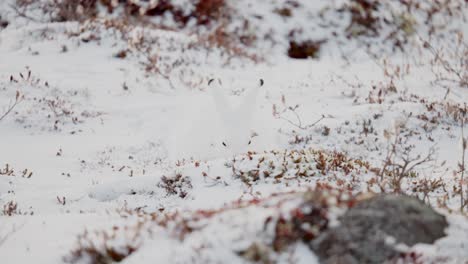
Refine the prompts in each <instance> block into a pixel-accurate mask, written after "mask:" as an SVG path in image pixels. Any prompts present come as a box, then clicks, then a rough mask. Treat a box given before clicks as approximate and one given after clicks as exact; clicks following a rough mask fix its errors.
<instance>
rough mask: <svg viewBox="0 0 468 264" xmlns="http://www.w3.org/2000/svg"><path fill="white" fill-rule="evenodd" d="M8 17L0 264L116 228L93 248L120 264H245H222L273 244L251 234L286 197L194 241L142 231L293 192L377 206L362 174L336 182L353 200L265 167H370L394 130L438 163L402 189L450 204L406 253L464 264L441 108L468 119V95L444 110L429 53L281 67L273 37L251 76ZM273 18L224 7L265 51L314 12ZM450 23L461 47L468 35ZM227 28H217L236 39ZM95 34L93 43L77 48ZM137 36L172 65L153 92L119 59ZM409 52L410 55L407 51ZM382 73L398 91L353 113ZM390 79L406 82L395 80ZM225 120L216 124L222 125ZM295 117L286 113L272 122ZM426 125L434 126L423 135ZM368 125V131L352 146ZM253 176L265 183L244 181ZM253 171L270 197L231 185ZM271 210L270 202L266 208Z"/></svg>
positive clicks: (140, 61)
mask: <svg viewBox="0 0 468 264" xmlns="http://www.w3.org/2000/svg"><path fill="white" fill-rule="evenodd" d="M14 2H15V1H12V0H8V1H2V3H0V17H1V18H3V19H7V20H8V21H9V22H10V24H9V25H8V26H7V27H6V28H4V29H0V116H1V114H2V113H3V112H4V109H5V110H6V109H7V107H8V105H11V103H12V102H13V101H14V99H15V94H16V92H17V91H19V92H20V94H21V95H22V96H24V98H23V100H22V101H21V102H20V103H19V104H18V105H17V106H16V107H15V108H14V109H13V111H12V112H11V113H10V114H9V115H7V116H6V117H5V118H4V119H3V120H1V121H0V172H2V173H0V205H1V206H2V208H0V210H2V209H3V212H0V256H2V257H1V260H0V261H1V263H5V264H9V263H44V264H45V263H64V262H67V261H69V260H70V254H71V252H72V251H73V250H74V249H76V248H77V247H78V236H79V235H80V234H83V233H84V232H86V230H87V232H89V234H90V235H89V237H90V241H94V242H95V244H96V245H98V247H99V246H101V245H103V244H104V242H102V241H101V240H100V239H102V236H100V235H99V232H101V231H102V230H107V231H109V232H111V230H112V229H113V228H114V227H118V228H119V229H118V232H117V234H116V235H115V237H112V239H111V240H110V241H107V242H105V243H112V245H113V246H115V248H118V249H119V248H120V247H123V246H124V245H128V244H131V245H134V246H135V247H136V248H137V249H136V250H135V252H133V253H132V254H130V255H129V256H128V257H126V258H124V259H123V260H122V262H121V263H245V262H246V260H245V259H243V258H241V257H240V256H239V254H237V252H240V251H242V250H245V249H246V248H247V247H249V246H250V245H251V244H252V243H253V242H259V241H260V242H263V243H266V242H265V241H271V239H272V236H273V231H272V230H267V231H265V232H264V223H265V221H266V219H267V218H268V217H270V216H273V217H278V215H279V214H281V213H285V212H288V209H289V208H292V207H293V206H294V204H297V201H295V200H294V199H297V197H296V198H291V199H290V200H289V198H288V197H289V196H288V195H290V194H284V195H286V198H284V199H285V200H286V201H287V202H285V205H283V204H282V205H281V206H280V208H279V209H278V208H277V207H275V206H269V205H265V204H262V203H260V205H258V206H256V205H255V204H254V205H248V206H245V207H242V206H241V207H239V208H237V207H234V209H230V210H226V211H222V212H221V213H219V214H215V216H213V217H210V218H207V219H203V220H200V221H196V224H195V225H196V228H199V229H197V230H195V231H194V232H192V233H190V234H188V235H186V237H185V238H184V239H183V240H181V239H179V237H177V235H174V232H173V231H174V230H172V229H171V227H170V226H169V227H163V226H161V225H157V224H154V223H152V222H151V221H146V220H145V219H147V218H148V217H149V216H148V215H149V214H151V213H158V214H159V213H161V212H164V213H176V212H177V213H180V214H181V215H184V216H186V215H187V217H188V216H190V215H191V214H193V213H194V212H200V210H201V211H203V210H219V209H220V208H225V207H229V206H230V205H232V204H235V203H236V202H245V201H250V200H252V199H266V198H268V197H270V195H272V194H275V193H288V192H293V193H294V192H298V191H303V190H305V189H307V188H309V187H311V188H312V187H314V186H316V184H317V182H321V183H323V182H326V183H329V184H331V185H332V186H340V185H341V184H343V182H345V183H344V184H348V183H349V184H350V185H352V189H353V190H352V191H353V192H354V193H358V192H365V191H368V190H372V191H374V192H379V191H380V190H379V189H378V188H377V187H376V186H373V187H372V186H371V187H369V186H368V182H367V181H368V180H369V179H371V178H372V177H373V176H372V175H373V172H371V171H370V170H365V169H363V170H362V171H361V170H360V169H356V170H352V172H351V175H354V176H356V177H358V178H359V180H358V184H356V182H354V181H352V180H351V177H350V176H349V175H348V176H347V173H345V172H343V171H342V170H336V171H333V173H331V174H329V175H322V174H320V172H319V171H318V170H316V169H315V168H316V167H315V163H311V164H313V165H310V164H309V163H301V162H298V164H300V166H302V167H300V168H299V167H297V168H296V167H292V165H291V166H290V167H288V166H285V167H284V168H283V167H281V166H282V165H280V164H282V160H286V157H287V156H288V155H291V157H301V159H304V158H305V157H312V156H313V155H314V154H313V151H312V150H324V151H328V152H330V153H331V152H334V151H339V152H343V153H346V155H347V156H348V157H350V158H351V159H362V160H364V161H367V162H369V163H370V164H371V166H376V167H379V166H381V164H382V162H383V160H384V159H385V156H386V150H387V146H388V142H389V140H391V136H390V139H388V137H387V135H388V133H387V132H388V131H390V132H391V131H394V130H395V127H396V126H398V124H399V123H404V126H405V129H406V130H405V131H410V130H413V131H415V133H414V134H412V136H410V139H409V142H410V143H409V144H414V145H415V148H414V151H415V154H414V155H417V154H421V155H424V154H425V153H427V152H428V151H429V149H430V148H431V147H434V148H435V155H434V159H433V160H431V161H430V162H428V163H426V164H424V165H423V166H421V167H417V172H418V174H417V176H416V177H419V178H417V179H438V178H441V179H442V181H443V182H444V183H445V184H446V189H447V190H442V189H438V190H436V191H434V192H432V193H430V194H429V197H428V199H427V201H428V202H429V203H430V204H431V205H432V206H434V207H435V208H436V210H437V211H438V212H440V213H442V214H444V215H446V216H447V218H448V221H449V228H448V230H447V236H446V237H444V238H442V239H440V240H438V241H437V242H435V243H434V245H416V246H415V247H413V248H412V250H413V251H416V252H419V253H421V254H422V255H423V257H422V260H423V261H424V263H426V262H427V263H437V261H442V260H443V261H444V262H443V263H468V218H467V216H466V213H465V215H463V214H461V213H459V211H458V207H459V203H460V201H459V196H457V195H454V192H455V191H453V190H454V188H455V187H457V186H459V185H458V181H459V178H457V177H459V173H457V172H458V171H459V168H458V163H459V162H460V159H461V152H462V151H461V149H460V135H461V133H460V131H461V126H460V124H459V123H458V122H457V121H454V120H456V119H454V118H453V115H452V114H451V113H452V112H449V110H447V109H448V108H446V107H445V105H446V104H451V105H455V104H460V105H463V104H464V103H465V102H467V101H468V88H467V87H458V86H456V85H453V86H451V88H450V92H449V93H447V89H445V88H444V87H441V86H440V85H437V84H436V83H435V82H434V81H433V80H434V68H433V67H431V66H430V64H429V61H430V59H431V54H430V53H428V52H425V51H424V50H422V51H421V50H418V49H416V48H414V50H415V51H414V53H412V54H411V55H412V56H411V57H410V56H409V55H408V54H406V53H405V54H403V53H399V52H396V53H391V54H390V55H389V54H386V53H385V54H382V57H379V58H373V57H371V56H368V55H367V54H366V52H365V51H364V48H363V47H360V46H359V45H358V44H356V43H352V42H349V43H348V44H346V42H345V43H330V45H328V46H326V47H327V49H326V50H325V51H323V52H322V53H321V56H320V59H319V60H318V59H307V60H294V59H289V58H287V56H285V50H286V48H287V43H286V42H285V39H284V38H283V37H278V40H275V41H274V42H275V45H273V46H272V44H271V43H269V42H264V43H262V42H259V43H257V44H256V47H254V48H252V49H253V50H257V51H258V54H267V56H266V59H265V61H261V62H253V61H251V60H249V59H246V58H234V59H232V61H230V63H226V57H225V56H226V55H225V54H224V53H223V52H222V51H221V49H219V48H214V47H212V48H210V49H204V48H195V49H190V48H187V47H188V46H190V45H189V44H190V43H192V42H193V41H194V39H196V38H197V36H196V35H195V34H191V33H190V30H181V31H173V30H164V29H154V28H143V27H141V26H137V27H135V29H133V31H132V33H131V34H132V36H133V37H134V40H128V39H126V40H122V39H121V38H120V36H118V33H115V32H114V31H113V30H112V29H106V28H105V27H104V26H102V24H100V23H101V22H99V21H97V22H94V23H96V24H92V23H90V25H88V24H86V25H84V24H80V23H78V22H53V23H52V22H49V21H43V20H39V21H35V20H34V21H33V20H30V19H27V18H24V17H21V16H18V15H17V14H16V13H15V11H14V10H13V9H12V8H11V6H10V5H12V4H14ZM177 2H178V3H179V2H180V5H183V3H185V2H186V1H177ZM284 2H287V1H247V0H243V1H229V3H230V5H232V6H235V7H237V8H238V9H239V10H245V12H240V14H242V16H241V17H247V18H249V19H254V18H253V17H255V16H256V15H257V16H262V17H264V18H265V21H263V22H262V23H260V22H258V24H253V25H254V28H250V30H252V31H254V32H260V33H264V34H266V33H267V32H269V30H271V28H275V29H276V30H277V32H278V33H277V34H276V35H275V36H286V35H287V34H288V32H289V31H290V30H291V29H293V28H296V27H298V26H300V25H304V23H308V21H309V20H308V19H312V20H311V21H313V19H314V17H317V16H318V13H320V12H325V11H324V9H326V8H325V6H327V3H329V1H325V0H323V1H319V0H316V1H300V2H301V3H303V4H304V7H303V8H302V9H298V10H299V11H297V12H298V13H295V14H294V16H293V18H292V19H291V20H288V22H284V23H282V22H281V21H279V20H282V19H284V18H283V17H280V16H278V14H276V13H274V12H272V11H273V10H275V9H276V8H278V7H280V6H282V5H283V4H284ZM330 2H333V5H339V4H340V3H341V2H346V1H330ZM39 16H40V14H39ZM239 16H240V15H239ZM241 22H242V20H241V19H239V20H238V21H237V22H236V23H239V25H240V24H241ZM459 22H460V25H459V27H460V28H461V29H463V30H465V31H466V29H467V28H468V25H467V23H466V22H465V21H464V20H463V19H460V21H459ZM236 23H233V24H232V25H229V26H230V27H233V28H235V27H236V26H238V25H236ZM272 25H273V26H272ZM274 25H277V26H274ZM94 30H96V31H94ZM320 30H322V31H323V30H324V29H321V28H320V27H316V25H314V26H313V27H310V28H307V30H305V32H304V34H303V35H302V38H305V39H308V38H312V39H317V38H320V36H325V35H326V36H328V35H327V34H328V33H327V34H321V32H322V31H320ZM95 32H99V39H98V40H96V41H86V42H85V41H83V39H88V38H90V36H91V35H93V34H98V33H95ZM260 33H258V34H259V35H260ZM141 35H144V36H145V37H146V38H148V39H150V40H151V41H153V42H152V43H151V45H153V49H152V51H151V52H154V53H155V54H163V55H161V58H160V60H158V62H157V65H156V67H160V69H162V71H165V70H167V68H165V67H166V66H167V65H172V66H173V67H174V70H172V71H167V73H165V72H164V76H163V75H162V74H159V73H157V72H152V71H146V70H145V67H146V66H147V65H146V64H145V63H147V56H145V54H140V53H138V52H134V53H130V52H128V55H127V56H126V57H125V58H123V59H121V58H116V56H115V54H117V53H118V52H119V51H121V50H125V49H127V48H129V47H132V45H135V44H134V43H133V42H132V41H136V42H137V41H138V38H139V36H141ZM317 36H319V37H317ZM421 37H422V38H424V36H421ZM413 41H414V43H415V44H414V45H418V43H419V44H421V40H420V39H419V38H417V37H414V39H413ZM466 41H467V40H466V39H465V42H466ZM452 44H453V43H452V42H450V40H449V39H440V40H438V41H434V42H433V45H440V47H449V46H450V45H452ZM341 45H342V46H341ZM382 45H384V44H382ZM444 45H447V46H444ZM340 46H341V47H340ZM416 50H417V51H418V52H420V53H419V54H416ZM342 51H345V52H344V54H346V57H344V56H342V55H343V53H342ZM178 59H180V62H177V60H178ZM383 60H386V61H387V62H388V65H390V66H389V67H391V66H395V67H396V66H398V67H400V70H401V72H402V73H401V74H400V77H399V78H395V79H392V82H393V83H394V84H395V86H396V87H397V91H396V92H394V93H389V94H386V95H384V96H383V97H382V98H383V100H382V102H380V103H371V102H369V100H368V98H370V97H371V96H374V97H376V98H377V97H378V96H377V94H378V89H380V88H381V87H386V85H388V84H389V83H390V77H388V75H386V74H385V72H384V71H383V69H382V68H381V67H379V66H382V65H384V63H383ZM454 60H456V58H455V59H454ZM465 63H466V62H465ZM407 65H410V66H407ZM395 67H394V68H393V69H395ZM405 67H410V68H408V69H407V70H402V69H405ZM436 70H437V69H436ZM439 70H440V69H439ZM403 72H404V73H403ZM10 76H12V78H13V81H11V80H10ZM212 78H215V79H216V80H221V82H222V85H217V86H216V89H219V92H220V93H222V99H220V98H219V97H218V96H219V94H218V96H217V95H213V94H212V93H211V92H210V87H209V86H208V80H210V79H212ZM259 79H263V80H264V82H265V84H264V85H263V86H262V87H260V88H259V89H258V95H257V96H256V98H255V100H250V101H248V100H249V99H251V98H249V97H248V96H249V95H252V89H255V87H256V86H257V85H258V82H259ZM253 93H255V91H254V92H253ZM413 95H414V96H413ZM444 96H445V98H444ZM401 98H404V99H403V100H400V99H401ZM216 100H218V101H216ZM224 100H225V101H226V102H223V101H224ZM421 100H424V102H422V101H421ZM247 101H248V102H247ZM245 102H246V104H247V105H248V106H247V107H246V106H245V105H243V103H245ZM431 102H441V104H434V107H435V108H436V109H438V110H437V111H439V113H433V112H430V111H429V110H428V109H427V105H426V103H427V104H430V103H431ZM223 105H225V106H226V109H228V110H227V112H229V113H223V110H221V109H220V108H222V106H223ZM274 105H275V108H277V111H279V112H281V111H282V109H286V111H285V112H284V113H282V114H281V117H279V116H277V115H276V116H275V115H273V114H272V112H273V110H272V109H273V106H274ZM296 105H298V107H297V109H296V110H295V112H292V111H288V110H287V109H288V107H291V108H294V106H296ZM236 106H241V107H240V108H238V109H236ZM233 109H235V110H233ZM245 109H248V111H244V110H245ZM236 111H237V112H236ZM296 114H297V117H296ZM422 115H426V116H427V119H425V118H422V117H421V116H422ZM227 116H229V117H227ZM322 117H323V119H322ZM417 117H418V118H417ZM433 117H434V118H436V117H437V118H438V121H437V122H435V123H431V122H430V119H431V118H433ZM297 118H299V119H300V121H298V119H297ZM317 120H320V121H319V122H318V123H317V124H316V125H314V126H310V127H307V125H308V124H313V123H314V122H316V121H317ZM428 120H429V121H428ZM367 122H370V123H371V124H370V123H369V124H370V125H369V126H370V127H372V130H371V131H370V132H366V133H363V132H362V131H363V128H364V127H366V124H367ZM299 126H300V127H302V128H300V127H299ZM467 128H468V127H466V126H465V137H466V136H467V134H468V132H467V131H468V129H467ZM327 130H328V131H329V132H328V133H326V132H325V131H327ZM297 139H302V140H299V141H297ZM250 140H251V143H250V144H248V142H249V141H250ZM223 142H225V143H227V144H233V145H234V146H235V147H234V149H232V148H230V147H231V146H232V145H231V146H228V147H227V148H226V147H224V146H223V144H222V143H223ZM295 151H298V152H295ZM300 151H304V153H301V152H300ZM309 151H310V152H309ZM291 159H293V158H291ZM259 160H262V162H263V160H266V161H265V164H267V162H270V161H271V163H270V164H274V165H275V166H276V167H275V169H272V168H271V166H270V167H268V166H267V165H265V168H263V167H262V168H256V166H257V163H258V161H259ZM256 162H257V163H256ZM465 162H466V161H465ZM7 164H8V165H7ZM258 164H260V163H258ZM309 165H310V166H311V168H312V169H313V170H314V171H316V172H317V174H316V175H315V176H311V177H309V178H308V179H303V178H297V174H296V173H299V172H300V171H301V170H306V171H307V170H308V166H309ZM6 166H8V168H9V169H12V170H13V172H12V173H11V174H10V175H3V173H4V172H6V171H5V170H6V169H7V167H6ZM298 166H299V165H298ZM256 169H259V170H270V169H271V171H269V173H272V175H280V171H282V169H284V171H286V174H285V175H287V176H284V178H282V179H280V180H278V181H276V180H274V179H273V178H271V177H267V176H265V175H263V176H262V177H260V179H259V180H258V181H255V182H246V181H245V180H243V179H242V178H241V177H239V175H237V174H236V173H235V172H236V171H237V172H239V173H240V172H241V171H246V172H249V171H253V170H256ZM30 172H32V175H30V174H29V173H30ZM28 175H30V177H29V176H28ZM177 175H182V177H184V179H186V182H185V183H182V184H181V187H180V189H178V190H177V191H176V193H175V194H171V193H168V191H167V190H166V188H164V184H162V182H163V179H164V178H166V177H176V176H177ZM288 177H289V178H290V180H287V179H286V178H288ZM414 181H416V179H415V180H414ZM465 181H466V178H465ZM404 184H405V186H407V187H408V188H407V193H409V194H415V195H418V196H420V198H422V196H421V195H420V194H418V193H416V192H415V191H413V190H412V189H411V186H413V185H411V184H412V181H408V182H405V183H404ZM464 186H465V187H464V188H465V190H466V189H468V185H467V184H466V183H465V185H464ZM445 194H447V199H446V202H447V203H446V206H441V205H440V204H439V203H438V202H437V201H438V200H443V199H444V195H445ZM280 197H282V196H281V195H280ZM272 199H273V201H270V202H271V203H275V202H276V200H274V199H280V198H272ZM281 199H283V198H281ZM10 202H14V203H15V204H16V205H17V208H16V210H15V212H14V213H13V214H12V215H8V214H7V213H6V211H7V207H8V203H10ZM288 202H289V203H291V204H288ZM264 203H268V201H267V202H264ZM465 210H468V208H466V209H465ZM127 212H133V213H128V215H126V214H127ZM135 212H138V213H135ZM140 212H144V213H142V214H144V215H143V216H141V215H140ZM169 225H170V224H169ZM135 226H138V227H137V228H136V229H135V228H134V227H135ZM135 230H140V231H138V232H140V233H138V232H137V231H135ZM135 232H137V233H138V235H135ZM86 241H87V242H83V243H89V241H88V240H86ZM101 242H102V243H101ZM125 250H126V249H124V248H123V249H121V251H125ZM272 256H273V257H274V258H275V260H276V261H277V263H319V262H318V258H317V257H316V256H315V254H314V253H313V252H312V251H311V250H310V249H309V248H308V246H307V245H306V244H304V243H302V242H297V243H295V244H294V245H293V246H291V247H290V248H288V249H287V251H285V252H282V253H273V254H272ZM80 261H81V262H82V263H88V262H89V261H87V260H86V258H85V259H81V260H80Z"/></svg>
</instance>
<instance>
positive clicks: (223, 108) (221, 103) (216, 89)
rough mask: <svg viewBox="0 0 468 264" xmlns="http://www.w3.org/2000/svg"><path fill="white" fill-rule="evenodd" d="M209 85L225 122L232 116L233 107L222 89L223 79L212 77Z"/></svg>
mask: <svg viewBox="0 0 468 264" xmlns="http://www.w3.org/2000/svg"><path fill="white" fill-rule="evenodd" d="M208 86H209V88H208V89H209V90H210V94H211V96H212V98H213V102H214V104H215V107H216V110H217V111H218V113H219V115H220V118H221V119H222V120H223V121H224V122H227V120H229V119H231V118H232V108H231V105H230V104H229V102H228V100H227V98H226V95H225V94H224V93H223V92H222V91H221V81H219V80H215V79H210V80H209V81H208Z"/></svg>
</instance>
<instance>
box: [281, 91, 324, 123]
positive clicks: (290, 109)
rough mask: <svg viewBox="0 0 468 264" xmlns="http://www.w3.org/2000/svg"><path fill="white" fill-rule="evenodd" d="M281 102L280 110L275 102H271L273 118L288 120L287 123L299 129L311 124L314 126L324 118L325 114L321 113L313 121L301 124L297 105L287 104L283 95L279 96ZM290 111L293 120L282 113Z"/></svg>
mask: <svg viewBox="0 0 468 264" xmlns="http://www.w3.org/2000/svg"><path fill="white" fill-rule="evenodd" d="M281 104H282V107H283V108H282V109H281V110H278V107H277V106H276V104H273V116H274V117H275V118H279V119H282V120H284V121H286V122H288V123H289V124H291V125H293V126H295V127H297V128H299V129H301V130H307V129H309V128H311V127H313V126H315V125H316V124H318V123H319V122H320V121H322V120H323V119H324V118H325V115H322V116H321V117H320V118H319V119H318V120H317V121H315V122H313V123H312V124H307V125H305V124H303V123H302V119H301V117H300V116H299V114H298V113H297V111H296V110H297V109H298V108H299V105H298V104H296V105H295V106H288V105H287V104H286V98H285V96H284V95H282V96H281ZM288 112H289V113H292V114H293V115H294V117H295V119H296V120H295V121H293V120H291V119H289V118H287V117H285V116H284V115H285V114H286V113H288Z"/></svg>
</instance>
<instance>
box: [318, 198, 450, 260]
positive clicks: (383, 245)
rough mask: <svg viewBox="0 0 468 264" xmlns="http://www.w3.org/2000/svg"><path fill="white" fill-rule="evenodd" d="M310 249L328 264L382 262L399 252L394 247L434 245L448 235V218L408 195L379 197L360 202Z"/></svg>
mask: <svg viewBox="0 0 468 264" xmlns="http://www.w3.org/2000/svg"><path fill="white" fill-rule="evenodd" d="M340 223H341V224H340V226H338V227H335V228H330V229H328V230H327V231H325V232H323V233H322V234H321V235H320V236H319V237H318V238H317V239H314V240H313V241H311V243H310V246H311V248H312V249H313V250H314V252H315V253H316V254H317V255H318V256H319V257H320V259H321V261H322V263H327V264H331V263H333V264H338V263H340V264H341V263H343V264H354V263H356V264H363V263H379V264H380V263H383V262H385V261H386V260H389V259H391V258H395V257H397V256H398V255H399V252H398V251H397V250H396V249H395V245H396V244H399V243H404V244H406V245H408V246H412V245H414V244H417V243H428V244H431V243H433V242H434V241H435V240H437V239H439V238H441V237H443V236H445V233H444V229H445V228H446V227H447V221H446V219H445V216H443V215H440V214H438V213H437V212H435V211H434V210H433V209H432V208H431V207H430V206H428V205H426V204H425V203H423V202H422V201H420V200H418V199H416V198H413V197H408V196H397V195H379V196H375V197H372V198H370V199H367V200H363V201H361V202H359V203H358V204H357V205H356V206H354V207H353V208H351V209H349V210H348V211H347V212H346V213H345V214H344V215H343V216H342V217H340Z"/></svg>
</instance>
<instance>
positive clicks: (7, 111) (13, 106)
mask: <svg viewBox="0 0 468 264" xmlns="http://www.w3.org/2000/svg"><path fill="white" fill-rule="evenodd" d="M23 99H24V96H23V95H22V94H21V93H20V92H19V91H16V95H15V100H14V101H13V103H10V104H9V106H8V107H7V110H6V111H5V112H4V113H3V114H2V115H1V116H0V121H2V120H3V119H4V118H5V117H6V116H7V115H8V114H10V113H11V111H12V110H13V109H14V108H15V107H16V106H17V105H18V104H19V103H20V102H21V101H22V100H23Z"/></svg>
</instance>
